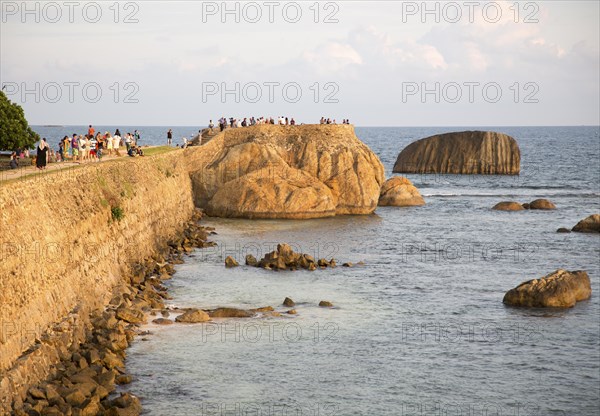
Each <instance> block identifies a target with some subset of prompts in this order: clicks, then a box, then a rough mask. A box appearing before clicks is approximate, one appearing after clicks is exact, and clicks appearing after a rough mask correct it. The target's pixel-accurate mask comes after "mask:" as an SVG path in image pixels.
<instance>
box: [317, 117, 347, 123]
mask: <svg viewBox="0 0 600 416" xmlns="http://www.w3.org/2000/svg"><path fill="white" fill-rule="evenodd" d="M319 124H337V122H336V121H335V118H334V119H333V120H332V119H330V118H325V117H321V120H320V121H319ZM342 124H350V120H349V119H344V120H343V121H342Z"/></svg>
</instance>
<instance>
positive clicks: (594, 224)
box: [572, 214, 600, 233]
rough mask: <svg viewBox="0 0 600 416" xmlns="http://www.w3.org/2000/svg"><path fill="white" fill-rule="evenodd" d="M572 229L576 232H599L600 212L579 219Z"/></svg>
mask: <svg viewBox="0 0 600 416" xmlns="http://www.w3.org/2000/svg"><path fill="white" fill-rule="evenodd" d="M572 231H575V232H578V233H600V214H593V215H590V216H589V217H587V218H584V219H583V220H581V221H579V222H578V223H577V225H576V226H575V227H573V228H572Z"/></svg>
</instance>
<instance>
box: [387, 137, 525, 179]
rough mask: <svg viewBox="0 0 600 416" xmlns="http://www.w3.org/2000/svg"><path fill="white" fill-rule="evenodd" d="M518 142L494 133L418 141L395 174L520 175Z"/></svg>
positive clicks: (399, 161) (407, 150) (402, 156)
mask: <svg viewBox="0 0 600 416" xmlns="http://www.w3.org/2000/svg"><path fill="white" fill-rule="evenodd" d="M520 166H521V152H520V150H519V146H518V145H517V141H516V140H515V139H514V138H512V137H510V136H508V135H506V134H503V133H497V132H492V131H462V132H453V133H444V134H438V135H435V136H431V137H426V138H424V139H421V140H417V141H415V142H413V143H411V144H409V145H408V146H406V147H405V148H404V150H402V152H400V154H399V155H398V159H397V160H396V164H395V165H394V169H393V172H394V173H438V174H490V175H518V174H519V172H520V170H521V167H520Z"/></svg>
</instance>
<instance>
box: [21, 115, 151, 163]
mask: <svg viewBox="0 0 600 416" xmlns="http://www.w3.org/2000/svg"><path fill="white" fill-rule="evenodd" d="M140 138H141V137H140V133H139V132H138V131H137V130H134V132H133V133H125V134H124V135H122V134H121V132H120V131H119V129H116V130H115V132H114V134H112V135H111V134H110V133H109V132H108V131H106V132H104V133H101V132H96V130H95V129H94V127H93V126H91V125H90V126H89V127H88V131H87V134H77V133H73V135H72V136H71V137H69V136H64V137H63V138H62V139H61V140H60V141H59V142H58V150H56V151H55V150H54V149H52V148H51V147H50V145H49V144H48V142H47V140H46V138H45V137H44V138H42V139H41V140H40V143H39V144H38V146H37V148H36V155H35V166H36V167H37V168H38V169H46V165H47V164H48V163H49V162H78V163H86V162H99V161H100V160H101V159H102V157H104V156H116V157H120V156H123V154H122V153H121V151H122V150H123V151H124V152H125V154H126V155H127V156H130V157H135V156H144V151H143V150H142V148H141V146H140V144H139V142H140ZM26 157H29V151H28V150H27V149H25V150H24V151H22V152H13V153H12V154H11V157H10V168H11V169H17V168H18V166H19V159H20V158H21V159H23V158H26Z"/></svg>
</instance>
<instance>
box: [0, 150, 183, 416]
mask: <svg viewBox="0 0 600 416" xmlns="http://www.w3.org/2000/svg"><path fill="white" fill-rule="evenodd" d="M181 159H182V151H173V152H169V153H166V154H162V155H156V156H150V157H144V158H135V159H132V158H124V159H122V160H119V161H115V162H107V163H98V164H92V163H90V164H89V165H86V166H83V167H78V168H73V169H65V170H62V171H57V172H48V173H44V174H40V175H36V176H33V177H27V178H24V179H22V180H19V181H13V182H8V183H0V413H2V410H3V409H6V407H3V406H7V403H8V404H10V400H11V398H13V397H14V396H15V394H17V395H20V394H23V393H24V392H23V391H22V390H23V389H25V390H26V386H27V385H29V384H31V383H34V382H37V381H39V380H41V379H43V378H44V377H46V376H47V375H48V371H49V368H50V366H51V365H52V364H54V363H56V362H57V361H58V360H59V359H60V355H61V354H65V353H66V348H67V347H68V346H69V345H70V344H73V343H78V342H81V341H82V340H83V338H84V334H85V326H86V324H87V323H88V322H89V314H90V313H91V312H92V311H94V310H97V309H101V308H103V307H104V305H106V304H107V303H108V301H109V300H110V298H111V296H112V293H113V290H114V289H115V288H116V287H118V286H119V285H123V284H124V282H125V279H126V278H127V275H128V270H129V267H130V265H132V264H133V263H135V262H138V261H141V260H143V259H144V258H146V257H148V256H150V255H152V254H153V253H154V250H155V249H156V247H157V246H158V245H160V243H164V242H165V241H167V240H168V239H169V238H171V237H172V236H174V235H176V234H177V233H178V232H180V231H181V230H182V228H183V225H184V224H185V222H186V221H187V220H188V219H189V218H190V216H191V214H192V212H193V209H194V204H193V197H192V190H191V181H190V178H189V174H188V171H187V169H186V167H185V164H184V163H183V161H182V160H181ZM118 218H120V219H118Z"/></svg>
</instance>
